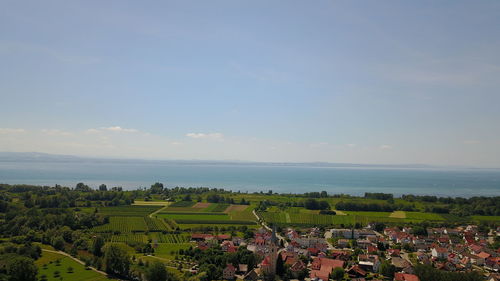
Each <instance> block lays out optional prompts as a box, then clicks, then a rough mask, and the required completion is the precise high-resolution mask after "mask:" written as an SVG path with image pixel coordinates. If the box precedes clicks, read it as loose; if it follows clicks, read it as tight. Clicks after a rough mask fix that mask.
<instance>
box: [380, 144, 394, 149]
mask: <svg viewBox="0 0 500 281" xmlns="http://www.w3.org/2000/svg"><path fill="white" fill-rule="evenodd" d="M380 149H384V150H386V149H392V146H390V145H388V144H383V145H381V146H380Z"/></svg>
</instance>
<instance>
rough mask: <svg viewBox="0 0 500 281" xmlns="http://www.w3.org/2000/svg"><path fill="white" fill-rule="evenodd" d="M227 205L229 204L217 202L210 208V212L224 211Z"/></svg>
mask: <svg viewBox="0 0 500 281" xmlns="http://www.w3.org/2000/svg"><path fill="white" fill-rule="evenodd" d="M227 207H229V204H217V205H216V206H215V208H213V209H212V210H211V212H214V213H216V212H224V211H225V210H226V209H227Z"/></svg>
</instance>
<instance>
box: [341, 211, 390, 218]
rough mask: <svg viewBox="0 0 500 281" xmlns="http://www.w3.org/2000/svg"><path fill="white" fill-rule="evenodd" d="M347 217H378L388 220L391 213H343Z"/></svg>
mask: <svg viewBox="0 0 500 281" xmlns="http://www.w3.org/2000/svg"><path fill="white" fill-rule="evenodd" d="M343 212H344V213H346V214H348V215H355V216H361V217H379V218H388V217H389V216H390V215H391V212H363V211H343Z"/></svg>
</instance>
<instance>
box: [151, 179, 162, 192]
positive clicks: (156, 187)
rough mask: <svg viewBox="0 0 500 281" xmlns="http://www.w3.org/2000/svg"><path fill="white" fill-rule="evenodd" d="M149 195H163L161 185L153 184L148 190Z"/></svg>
mask: <svg viewBox="0 0 500 281" xmlns="http://www.w3.org/2000/svg"><path fill="white" fill-rule="evenodd" d="M150 191H151V193H153V194H160V193H163V183H161V182H157V183H155V184H153V185H152V186H151V188H150Z"/></svg>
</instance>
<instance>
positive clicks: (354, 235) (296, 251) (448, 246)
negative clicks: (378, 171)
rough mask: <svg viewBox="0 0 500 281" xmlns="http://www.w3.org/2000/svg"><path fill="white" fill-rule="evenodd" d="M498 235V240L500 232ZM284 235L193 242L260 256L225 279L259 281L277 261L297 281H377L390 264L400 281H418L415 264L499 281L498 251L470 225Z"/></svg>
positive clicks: (200, 237) (230, 268) (230, 269)
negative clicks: (334, 277)
mask: <svg viewBox="0 0 500 281" xmlns="http://www.w3.org/2000/svg"><path fill="white" fill-rule="evenodd" d="M496 233H497V234H498V235H500V229H497V231H496ZM281 235H282V236H280V235H279V234H277V233H275V232H274V231H273V232H271V231H268V230H266V229H264V228H262V229H259V230H256V232H255V236H254V238H252V239H248V240H246V241H245V240H244V239H242V238H239V237H230V236H229V235H216V236H214V235H210V234H193V235H192V239H193V240H194V241H197V243H198V248H200V249H202V250H203V249H206V248H208V247H211V246H213V245H219V246H220V247H221V248H222V250H223V251H226V252H235V251H237V249H238V247H241V246H244V247H246V249H248V250H250V251H252V252H253V253H254V254H255V255H256V256H258V257H260V259H259V260H261V262H260V264H258V266H257V267H256V268H248V266H247V265H244V264H241V265H238V266H234V265H232V264H229V265H227V266H226V268H225V269H224V271H223V277H224V279H226V280H234V279H240V280H241V279H243V280H261V279H262V278H263V276H265V275H266V274H268V275H269V274H270V275H273V274H276V266H277V259H278V258H279V259H281V261H282V262H283V264H284V265H285V266H287V268H289V270H290V272H291V273H292V275H293V277H294V278H296V279H306V280H313V281H320V280H323V281H326V280H331V279H330V276H331V274H332V272H333V271H334V270H335V268H342V269H343V272H344V273H345V274H347V276H349V278H350V279H351V280H354V281H364V280H374V281H376V280H378V279H377V278H378V277H379V276H380V275H379V272H380V269H381V266H382V264H383V263H386V264H390V265H392V268H394V269H395V273H394V280H397V281H419V278H418V277H417V276H416V275H415V274H414V273H415V272H414V269H413V266H414V265H415V264H416V263H422V264H428V265H431V266H433V267H435V268H437V269H440V270H446V271H454V272H459V271H463V272H467V271H470V270H480V271H483V272H484V273H485V274H489V275H490V277H489V279H488V281H497V280H500V275H498V272H499V271H500V249H497V250H494V249H491V248H490V247H489V243H490V242H491V239H492V237H491V235H490V236H488V234H485V233H481V232H479V231H478V228H477V227H476V226H472V225H469V226H463V227H457V228H428V229H427V235H415V234H413V231H412V229H411V228H406V227H405V228H403V229H399V228H386V229H384V230H383V232H382V231H381V232H376V231H374V230H373V229H371V228H370V226H369V227H368V228H365V229H330V230H327V233H325V232H322V231H320V230H319V229H318V228H312V229H308V230H307V231H306V232H300V233H299V232H298V231H296V230H294V229H291V228H289V229H286V230H283V231H282V233H281ZM278 237H279V238H278ZM325 237H328V238H331V239H326V238H325ZM420 281H424V280H420Z"/></svg>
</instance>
